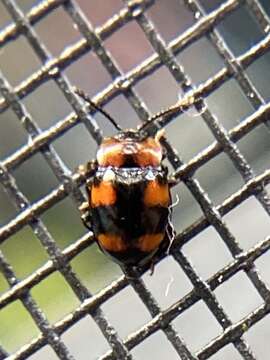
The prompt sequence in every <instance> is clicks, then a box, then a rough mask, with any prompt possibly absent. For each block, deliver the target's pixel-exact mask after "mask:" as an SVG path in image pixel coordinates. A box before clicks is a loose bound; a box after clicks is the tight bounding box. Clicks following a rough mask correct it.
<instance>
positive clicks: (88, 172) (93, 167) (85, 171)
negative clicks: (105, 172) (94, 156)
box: [77, 160, 98, 178]
mask: <svg viewBox="0 0 270 360" xmlns="http://www.w3.org/2000/svg"><path fill="white" fill-rule="evenodd" d="M97 167H98V164H97V161H96V160H91V161H88V163H87V164H84V165H79V166H78V168H77V172H78V173H79V174H80V175H82V176H84V177H86V178H90V177H92V176H93V175H94V174H95V172H96V171H97Z"/></svg>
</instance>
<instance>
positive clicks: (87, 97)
mask: <svg viewBox="0 0 270 360" xmlns="http://www.w3.org/2000/svg"><path fill="white" fill-rule="evenodd" d="M73 90H74V92H75V94H77V95H78V96H80V97H81V98H82V99H83V100H84V101H85V102H86V103H87V104H88V105H89V106H90V107H91V108H93V109H95V110H97V111H99V112H100V113H101V114H102V115H104V116H105V117H106V118H107V119H108V120H109V121H110V122H111V123H112V124H113V126H114V127H115V128H116V129H117V130H119V131H123V129H122V128H121V127H120V126H119V125H118V124H117V122H116V121H115V120H114V119H113V118H112V117H111V115H110V114H108V113H107V111H105V110H103V109H102V108H101V107H99V106H98V105H96V104H95V103H94V102H93V101H92V100H91V99H90V97H89V96H88V95H87V94H86V93H85V92H84V91H83V90H81V89H77V88H73Z"/></svg>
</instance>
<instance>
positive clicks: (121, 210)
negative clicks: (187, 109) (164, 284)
mask: <svg viewBox="0 0 270 360" xmlns="http://www.w3.org/2000/svg"><path fill="white" fill-rule="evenodd" d="M75 92H76V93H77V94H78V95H79V96H81V97H82V98H83V99H84V100H85V101H86V102H87V103H88V104H89V105H90V107H92V108H95V109H96V110H98V111H100V112H101V113H102V114H103V115H104V116H105V117H106V118H107V119H108V120H109V121H110V122H111V123H112V124H113V125H114V126H115V127H116V129H117V130H118V133H117V134H116V135H114V136H110V137H105V138H104V139H103V141H102V142H101V144H100V146H99V148H98V150H97V155H96V160H95V161H94V162H90V163H89V164H88V169H89V170H94V176H93V177H92V178H89V179H88V180H87V182H86V191H87V195H88V201H87V202H86V203H83V204H82V206H81V207H80V210H81V214H82V215H81V218H82V221H83V223H84V224H85V226H86V227H87V228H89V229H91V230H92V231H93V233H94V237H95V239H96V241H97V243H98V245H99V247H100V249H101V250H102V251H103V252H104V253H105V254H107V255H109V256H110V257H111V258H112V259H113V260H114V261H116V262H117V263H120V264H123V265H125V266H141V265H144V264H146V263H147V262H151V264H153V263H154V258H155V256H157V255H158V254H159V253H160V252H161V251H166V249H168V247H169V245H170V242H171V241H172V236H173V234H174V229H173V227H172V223H171V208H172V202H171V193H170V187H171V185H172V184H173V182H174V181H173V180H172V179H169V177H168V169H167V167H166V166H165V165H163V164H162V160H163V158H164V149H163V146H162V144H161V139H162V136H163V134H164V132H163V131H162V130H159V131H157V132H156V133H155V134H154V135H148V133H147V132H146V131H145V128H146V127H147V126H148V125H149V124H150V123H152V122H153V121H154V120H155V119H156V118H157V117H159V116H161V115H164V114H167V113H169V112H170V111H171V108H170V109H167V110H164V111H163V112H161V113H159V114H157V115H156V116H154V117H152V118H151V119H150V120H149V121H148V122H146V123H145V124H143V125H142V126H141V127H139V128H138V129H137V130H130V129H128V130H123V129H121V128H120V127H119V125H118V124H117V123H116V122H115V120H114V119H113V118H112V117H111V116H110V115H109V114H108V113H106V112H105V111H104V110H103V109H102V108H100V107H98V106H97V105H96V104H94V103H93V102H92V101H91V100H90V98H89V97H88V96H87V95H86V94H85V93H84V92H83V91H81V90H78V89H76V90H75Z"/></svg>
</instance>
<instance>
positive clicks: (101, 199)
mask: <svg viewBox="0 0 270 360" xmlns="http://www.w3.org/2000/svg"><path fill="white" fill-rule="evenodd" d="M115 202H116V191H115V189H114V187H113V185H112V183H111V182H109V181H102V182H101V183H100V184H98V185H93V186H92V188H91V206H92V207H97V206H109V205H114V204H115Z"/></svg>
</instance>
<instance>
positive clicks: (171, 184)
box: [168, 176, 179, 187]
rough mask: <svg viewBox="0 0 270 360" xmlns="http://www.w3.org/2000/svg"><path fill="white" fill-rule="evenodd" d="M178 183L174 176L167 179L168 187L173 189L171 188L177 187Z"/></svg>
mask: <svg viewBox="0 0 270 360" xmlns="http://www.w3.org/2000/svg"><path fill="white" fill-rule="evenodd" d="M178 183H179V181H178V180H177V179H176V178H175V177H174V176H170V177H169V178H168V184H169V187H173V186H175V185H177V184H178Z"/></svg>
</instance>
